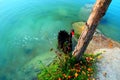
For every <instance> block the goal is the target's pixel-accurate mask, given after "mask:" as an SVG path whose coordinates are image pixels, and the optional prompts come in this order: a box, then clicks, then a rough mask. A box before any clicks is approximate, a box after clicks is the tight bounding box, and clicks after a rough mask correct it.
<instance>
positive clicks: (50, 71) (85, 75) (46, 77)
mask: <svg viewBox="0 0 120 80" xmlns="http://www.w3.org/2000/svg"><path fill="white" fill-rule="evenodd" d="M99 55H100V54H97V55H92V54H85V55H84V56H83V57H82V58H81V60H80V61H79V62H77V61H76V59H75V58H74V57H71V56H69V55H65V54H64V55H61V57H59V58H58V57H57V58H55V60H54V61H53V63H51V64H50V65H49V66H45V65H44V64H43V63H42V62H40V63H41V72H40V73H39V74H38V80H92V79H94V77H95V74H96V64H95V63H96V61H97V57H98V56H99Z"/></svg>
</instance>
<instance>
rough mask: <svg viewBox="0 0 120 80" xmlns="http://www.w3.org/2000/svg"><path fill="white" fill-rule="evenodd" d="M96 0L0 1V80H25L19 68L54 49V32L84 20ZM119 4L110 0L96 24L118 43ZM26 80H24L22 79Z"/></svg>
mask: <svg viewBox="0 0 120 80" xmlns="http://www.w3.org/2000/svg"><path fill="white" fill-rule="evenodd" d="M94 2H95V0H85V1H81V0H54V1H52V0H44V1H43V0H0V80H21V79H22V80H24V79H25V77H24V75H21V74H20V73H18V71H19V69H20V68H21V67H22V66H24V65H25V64H26V63H28V62H29V61H30V60H32V59H33V58H35V57H36V56H40V55H41V56H42V55H45V54H47V52H49V50H50V49H51V48H56V45H57V44H56V43H57V33H58V32H59V31H60V30H63V29H65V30H66V31H68V32H69V31H70V29H71V28H72V26H71V24H72V23H74V22H77V21H86V20H87V18H88V17H89V14H90V11H91V8H92V6H93V3H94ZM119 4H120V1H119V0H113V1H112V3H111V6H110V7H109V10H108V11H107V13H106V15H105V17H104V18H103V19H102V21H101V22H100V25H99V27H98V28H99V29H100V31H101V32H102V33H103V34H104V35H106V36H107V37H109V38H112V39H114V40H116V41H120V24H119V18H120V16H119V14H120V9H119V8H120V5H119ZM25 80H27V79H25Z"/></svg>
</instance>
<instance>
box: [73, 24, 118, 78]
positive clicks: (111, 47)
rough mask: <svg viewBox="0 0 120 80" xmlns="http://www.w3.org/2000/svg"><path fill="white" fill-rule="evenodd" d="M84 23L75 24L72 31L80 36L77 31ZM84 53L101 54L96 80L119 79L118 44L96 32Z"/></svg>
mask: <svg viewBox="0 0 120 80" xmlns="http://www.w3.org/2000/svg"><path fill="white" fill-rule="evenodd" d="M83 27H84V22H76V23H74V24H73V29H75V31H76V32H77V34H80V33H81V32H79V31H78V30H82V29H83ZM86 53H93V54H96V53H102V54H101V57H99V63H97V66H98V72H97V76H96V79H97V80H119V78H120V66H119V63H120V57H119V55H120V43H118V42H116V41H114V40H112V39H110V38H107V37H105V36H104V35H103V34H102V33H101V32H100V31H99V30H97V31H96V32H95V34H94V36H93V39H92V40H91V42H90V44H89V46H88V47H87V50H86Z"/></svg>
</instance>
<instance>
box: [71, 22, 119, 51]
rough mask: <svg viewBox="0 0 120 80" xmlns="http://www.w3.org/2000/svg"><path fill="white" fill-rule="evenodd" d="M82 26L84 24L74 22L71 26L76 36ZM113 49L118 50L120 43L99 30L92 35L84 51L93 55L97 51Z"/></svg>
mask: <svg viewBox="0 0 120 80" xmlns="http://www.w3.org/2000/svg"><path fill="white" fill-rule="evenodd" d="M84 24H85V22H75V23H73V24H72V27H73V29H74V30H75V32H76V34H80V33H81V32H82V27H84ZM115 47H118V48H120V43H119V42H117V41H114V40H112V39H110V38H108V37H106V36H105V35H103V34H102V32H101V31H100V30H98V29H96V32H95V33H94V35H93V38H92V40H91V41H90V43H89V45H88V47H87V49H86V53H93V52H94V51H95V50H97V49H102V48H108V49H112V48H115Z"/></svg>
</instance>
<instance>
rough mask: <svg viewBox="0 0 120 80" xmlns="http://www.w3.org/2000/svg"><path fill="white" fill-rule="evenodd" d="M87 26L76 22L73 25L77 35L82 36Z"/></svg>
mask: <svg viewBox="0 0 120 80" xmlns="http://www.w3.org/2000/svg"><path fill="white" fill-rule="evenodd" d="M84 26H85V22H75V23H73V24H72V27H73V29H74V30H75V33H76V34H79V35H80V34H81V32H82V31H83V29H84Z"/></svg>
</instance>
